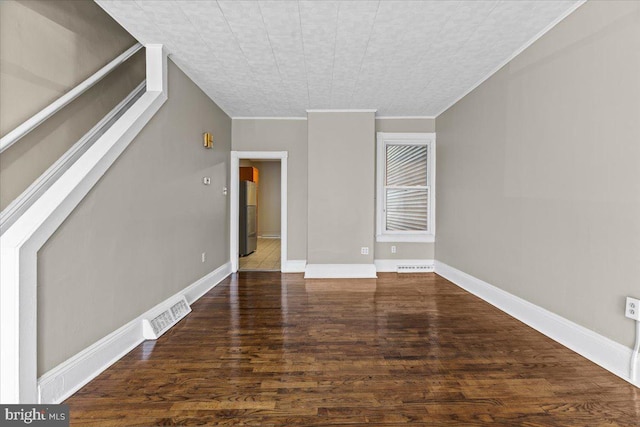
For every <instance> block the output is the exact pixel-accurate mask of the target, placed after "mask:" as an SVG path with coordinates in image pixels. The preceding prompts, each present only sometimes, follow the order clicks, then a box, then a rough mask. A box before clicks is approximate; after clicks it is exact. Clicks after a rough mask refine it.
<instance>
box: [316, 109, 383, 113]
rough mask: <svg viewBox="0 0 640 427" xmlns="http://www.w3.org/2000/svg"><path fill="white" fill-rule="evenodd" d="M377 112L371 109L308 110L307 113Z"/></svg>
mask: <svg viewBox="0 0 640 427" xmlns="http://www.w3.org/2000/svg"><path fill="white" fill-rule="evenodd" d="M376 111H378V110H377V109H376V110H371V109H364V110H362V109H355V110H349V109H326V110H323V109H320V110H307V113H375V112H376Z"/></svg>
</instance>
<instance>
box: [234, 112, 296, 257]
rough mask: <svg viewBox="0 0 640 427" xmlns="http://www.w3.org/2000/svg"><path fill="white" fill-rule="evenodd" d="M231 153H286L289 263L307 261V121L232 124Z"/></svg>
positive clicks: (238, 122) (250, 121) (239, 120)
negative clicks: (287, 156) (287, 155)
mask: <svg viewBox="0 0 640 427" xmlns="http://www.w3.org/2000/svg"><path fill="white" fill-rule="evenodd" d="M232 126H233V150H236V151H288V152H289V158H288V161H287V164H288V182H287V200H288V205H289V206H288V209H289V212H288V216H287V228H288V230H287V231H288V239H287V240H288V242H287V244H288V247H287V251H288V252H287V256H288V258H289V259H290V260H304V259H307V121H306V120H262V119H252V120H243V119H238V120H233V125H232Z"/></svg>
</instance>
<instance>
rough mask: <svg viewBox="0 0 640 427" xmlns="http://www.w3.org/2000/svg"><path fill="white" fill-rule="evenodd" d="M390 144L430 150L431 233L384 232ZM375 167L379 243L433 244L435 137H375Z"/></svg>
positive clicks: (395, 134) (397, 135)
mask: <svg viewBox="0 0 640 427" xmlns="http://www.w3.org/2000/svg"><path fill="white" fill-rule="evenodd" d="M387 144H394V145H398V144H407V145H413V144H424V145H427V147H428V150H429V151H428V157H427V159H428V160H427V161H428V165H427V169H428V173H429V179H428V182H429V187H430V190H429V231H425V232H415V231H411V232H407V231H385V230H384V228H385V226H384V172H385V159H386V156H385V146H386V145H387ZM376 166H377V167H376V242H425V243H429V242H434V241H435V236H436V134H435V133H390V132H378V133H377V134H376Z"/></svg>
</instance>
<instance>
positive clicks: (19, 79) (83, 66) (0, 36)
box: [0, 0, 136, 136]
mask: <svg viewBox="0 0 640 427" xmlns="http://www.w3.org/2000/svg"><path fill="white" fill-rule="evenodd" d="M135 42H136V41H135V39H134V38H133V37H132V36H131V35H130V34H129V33H127V32H126V31H125V30H124V29H123V28H122V27H121V26H120V25H118V23H116V22H115V21H114V20H113V19H112V18H111V17H110V16H109V15H107V13H106V12H105V11H103V10H102V9H101V8H100V7H99V6H98V5H97V4H95V3H94V2H92V1H90V0H81V1H78V0H56V1H51V0H29V1H13V0H3V1H2V2H0V64H1V65H0V92H2V97H0V112H1V113H0V114H2V115H1V116H0V117H1V120H0V134H1V135H3V136H4V135H5V134H6V133H7V132H9V131H11V130H12V129H14V128H16V127H17V126H18V125H19V124H20V123H22V122H24V121H25V120H27V119H28V118H29V117H31V116H33V115H34V114H35V113H37V112H38V111H40V110H41V109H42V108H44V107H45V106H47V105H49V104H50V103H51V102H52V101H54V100H55V99H57V98H59V97H60V96H61V95H63V94H64V93H66V92H68V91H69V89H72V88H73V87H75V86H77V85H78V83H80V82H81V81H83V80H84V79H86V78H87V77H89V76H90V75H92V74H93V73H95V72H96V71H97V70H99V69H100V68H101V67H103V66H104V65H106V64H107V63H108V62H109V61H111V60H112V59H114V58H115V57H116V56H118V55H119V54H120V53H122V52H124V51H125V50H127V49H128V48H129V47H131V46H132V45H133V44H134V43H135Z"/></svg>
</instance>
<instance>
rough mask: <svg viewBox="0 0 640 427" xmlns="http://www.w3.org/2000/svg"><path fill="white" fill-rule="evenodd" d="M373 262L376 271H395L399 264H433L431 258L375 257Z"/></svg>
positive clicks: (430, 265) (429, 265)
mask: <svg viewBox="0 0 640 427" xmlns="http://www.w3.org/2000/svg"><path fill="white" fill-rule="evenodd" d="M373 263H374V264H375V266H376V271H377V272H378V273H395V272H396V271H397V270H398V266H401V265H419V266H425V267H433V266H434V261H433V260H432V259H376V260H374V261H373Z"/></svg>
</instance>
